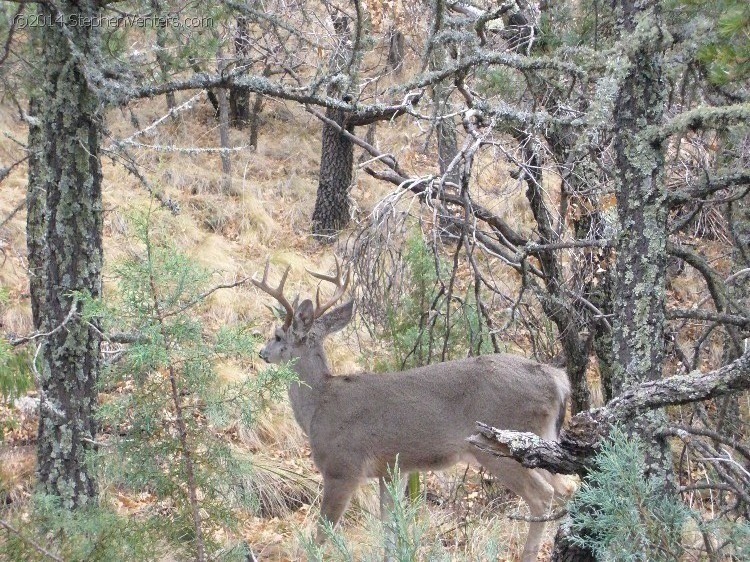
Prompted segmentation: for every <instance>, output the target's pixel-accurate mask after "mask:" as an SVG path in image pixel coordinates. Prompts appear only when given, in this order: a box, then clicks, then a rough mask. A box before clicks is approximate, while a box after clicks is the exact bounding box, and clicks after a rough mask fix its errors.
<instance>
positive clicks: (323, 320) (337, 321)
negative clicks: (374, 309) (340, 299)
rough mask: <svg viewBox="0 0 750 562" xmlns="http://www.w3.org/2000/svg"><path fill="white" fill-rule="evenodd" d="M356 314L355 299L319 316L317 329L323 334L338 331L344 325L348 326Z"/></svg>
mask: <svg viewBox="0 0 750 562" xmlns="http://www.w3.org/2000/svg"><path fill="white" fill-rule="evenodd" d="M353 314H354V301H353V300H352V301H349V302H347V303H344V304H342V305H341V306H337V307H336V308H334V309H333V310H332V311H331V312H329V313H328V314H324V315H323V316H321V317H320V318H318V320H317V322H316V323H315V324H316V331H317V332H318V333H319V334H320V335H321V336H327V335H328V334H332V333H333V332H338V331H339V330H341V329H342V328H343V327H344V326H346V325H347V324H348V323H349V322H350V321H351V319H352V315H353Z"/></svg>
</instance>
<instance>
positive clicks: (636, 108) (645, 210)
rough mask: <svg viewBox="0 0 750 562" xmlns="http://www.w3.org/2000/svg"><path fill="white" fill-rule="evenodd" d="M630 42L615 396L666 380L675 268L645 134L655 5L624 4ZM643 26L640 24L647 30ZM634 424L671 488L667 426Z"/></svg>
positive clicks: (656, 47)
mask: <svg viewBox="0 0 750 562" xmlns="http://www.w3.org/2000/svg"><path fill="white" fill-rule="evenodd" d="M620 4H621V7H622V11H623V37H622V39H621V40H625V41H627V40H629V39H631V38H632V41H633V43H634V45H633V47H634V48H633V49H632V51H631V53H632V54H631V56H630V59H629V61H628V63H629V71H628V73H627V75H626V76H625V78H624V79H623V81H622V84H621V87H620V91H619V93H618V96H617V99H616V102H615V108H614V115H615V127H614V130H615V136H614V152H615V178H616V182H615V195H616V197H617V215H618V220H619V226H620V232H621V234H620V236H619V238H618V243H617V260H616V272H617V274H616V276H615V284H614V309H615V310H616V311H617V314H616V315H615V317H614V323H613V327H612V328H613V333H612V340H613V356H614V363H613V365H614V371H613V373H612V375H613V377H612V390H613V393H614V395H615V396H619V395H621V394H622V393H623V391H625V390H626V389H627V388H629V387H631V386H633V385H635V384H638V383H641V382H644V381H650V380H658V379H660V378H661V372H662V363H663V360H664V324H665V321H666V319H665V313H664V302H665V296H666V262H667V250H666V245H667V209H668V208H667V193H666V190H665V187H664V178H663V174H662V170H663V163H664V155H663V149H662V146H661V145H654V144H653V143H649V142H645V141H643V140H642V139H641V137H640V135H641V133H642V132H643V130H644V128H645V127H648V126H654V125H659V124H660V123H661V120H662V115H663V108H664V99H665V97H664V96H665V94H664V83H663V80H662V55H661V50H662V48H663V47H662V45H661V42H662V34H661V26H660V18H659V15H658V13H657V9H658V7H657V6H656V5H655V4H656V3H655V2H642V3H638V2H635V0H621V2H620ZM643 18H649V19H650V22H649V23H650V25H651V26H652V27H653V29H654V30H655V31H654V33H652V34H649V35H648V37H644V34H643V33H640V34H638V33H637V32H636V31H635V28H636V22H637V21H639V20H642V19H643ZM639 25H640V24H639ZM649 417H650V418H652V419H646V418H643V419H639V420H633V423H632V425H631V429H632V430H633V431H636V432H638V433H641V436H642V437H643V438H644V441H646V442H649V440H650V444H649V446H648V450H647V455H646V456H647V458H646V466H647V467H648V468H647V476H648V477H655V478H659V479H660V480H664V483H665V484H666V482H667V481H668V480H671V471H672V469H671V457H670V451H669V446H668V443H667V442H666V439H665V438H661V439H657V438H652V436H650V435H649V433H652V432H653V430H654V429H656V427H657V426H658V425H659V424H660V423H661V422H660V420H659V419H656V418H657V416H649Z"/></svg>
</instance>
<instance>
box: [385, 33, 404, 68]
mask: <svg viewBox="0 0 750 562" xmlns="http://www.w3.org/2000/svg"><path fill="white" fill-rule="evenodd" d="M388 67H389V68H392V69H393V70H394V72H395V73H396V75H400V74H401V71H402V70H403V68H404V34H403V33H401V32H400V31H399V30H398V29H396V28H395V27H392V28H391V30H390V33H389V41H388Z"/></svg>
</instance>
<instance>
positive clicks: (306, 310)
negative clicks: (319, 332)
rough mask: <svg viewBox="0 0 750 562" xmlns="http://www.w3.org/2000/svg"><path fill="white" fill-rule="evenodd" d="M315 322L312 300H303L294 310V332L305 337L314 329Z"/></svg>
mask: <svg viewBox="0 0 750 562" xmlns="http://www.w3.org/2000/svg"><path fill="white" fill-rule="evenodd" d="M313 320H315V309H314V307H313V303H312V301H311V300H310V299H305V300H303V301H302V302H301V303H300V305H299V306H298V307H297V308H296V309H295V310H294V319H293V320H292V330H293V331H294V333H295V334H297V335H299V336H304V335H305V334H307V332H309V331H310V328H312V325H313Z"/></svg>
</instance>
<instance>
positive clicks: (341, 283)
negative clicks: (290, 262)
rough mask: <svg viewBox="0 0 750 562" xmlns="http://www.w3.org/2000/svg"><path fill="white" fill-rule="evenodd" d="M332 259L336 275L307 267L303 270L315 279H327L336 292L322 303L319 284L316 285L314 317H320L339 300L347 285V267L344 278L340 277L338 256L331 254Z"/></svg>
mask: <svg viewBox="0 0 750 562" xmlns="http://www.w3.org/2000/svg"><path fill="white" fill-rule="evenodd" d="M333 259H335V260H336V275H325V274H324V273H316V272H315V271H310V270H309V269H307V268H305V271H307V272H308V273H309V274H310V275H312V276H313V277H315V278H316V279H320V280H321V281H328V282H329V283H333V284H334V285H335V286H336V292H334V293H333V296H332V297H331V298H330V300H328V301H326V302H325V303H324V304H323V305H321V304H320V285H318V290H317V292H316V293H315V314H314V318H320V317H321V316H322V315H323V313H324V312H325V311H326V310H328V309H329V308H331V307H332V306H333V305H334V304H335V303H336V301H337V300H339V299H340V298H341V297H343V296H344V293H345V292H346V288H347V287H348V286H349V273H350V271H349V269H347V270H346V276H345V277H344V279H343V280H342V279H341V265H340V264H339V258H338V257H336V256H333Z"/></svg>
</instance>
